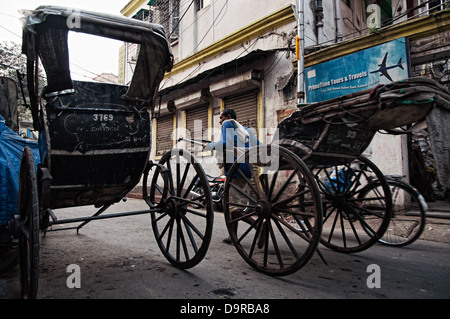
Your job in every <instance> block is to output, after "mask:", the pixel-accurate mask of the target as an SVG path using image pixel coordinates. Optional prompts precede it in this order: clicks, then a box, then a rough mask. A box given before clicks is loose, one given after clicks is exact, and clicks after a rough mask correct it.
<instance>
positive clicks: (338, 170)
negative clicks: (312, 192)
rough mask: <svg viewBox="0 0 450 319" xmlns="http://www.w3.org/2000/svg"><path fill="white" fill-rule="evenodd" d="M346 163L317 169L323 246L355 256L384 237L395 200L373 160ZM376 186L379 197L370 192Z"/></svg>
mask: <svg viewBox="0 0 450 319" xmlns="http://www.w3.org/2000/svg"><path fill="white" fill-rule="evenodd" d="M330 159H331V160H333V159H332V158H331V157H330ZM342 163H343V164H341V163H339V164H336V165H332V166H327V167H316V168H315V169H314V174H315V176H316V180H317V181H318V185H319V188H320V190H321V194H322V203H323V206H324V209H323V213H324V220H323V231H322V237H321V240H320V242H321V243H322V244H323V245H325V246H326V247H328V248H331V249H333V250H335V251H339V252H344V253H355V252H360V251H363V250H366V249H368V248H369V247H371V246H372V245H374V244H375V243H376V242H378V240H379V239H380V238H381V237H382V236H383V234H384V232H385V231H386V229H387V227H388V225H389V220H390V218H391V214H392V197H391V192H390V189H389V185H388V183H387V181H386V178H385V177H384V175H383V173H382V172H381V171H380V170H379V169H378V167H377V166H376V165H375V164H374V163H372V162H371V161H370V160H368V159H367V158H365V157H364V156H359V157H357V158H354V159H349V160H347V161H345V163H344V162H342ZM374 183H377V185H379V186H380V187H378V188H377V190H378V192H377V193H376V194H375V193H374V192H369V191H367V190H368V189H370V188H372V185H373V184H374Z"/></svg>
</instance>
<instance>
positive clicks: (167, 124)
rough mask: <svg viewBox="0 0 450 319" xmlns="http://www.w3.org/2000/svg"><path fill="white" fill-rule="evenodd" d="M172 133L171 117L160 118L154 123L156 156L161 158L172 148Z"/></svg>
mask: <svg viewBox="0 0 450 319" xmlns="http://www.w3.org/2000/svg"><path fill="white" fill-rule="evenodd" d="M172 131H173V115H172V114H170V115H166V116H162V117H160V118H159V119H158V121H157V123H156V156H162V155H163V154H164V153H165V152H167V151H169V150H171V149H172V147H173V141H172V139H171V135H172Z"/></svg>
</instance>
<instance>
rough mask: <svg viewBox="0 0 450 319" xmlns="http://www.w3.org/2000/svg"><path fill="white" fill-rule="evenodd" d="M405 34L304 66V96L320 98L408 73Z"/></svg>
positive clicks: (366, 87) (337, 94)
mask: <svg viewBox="0 0 450 319" xmlns="http://www.w3.org/2000/svg"><path fill="white" fill-rule="evenodd" d="M409 74H410V72H409V56H408V45H407V39H406V38H400V39H396V40H393V41H390V42H386V43H383V44H380V45H378V46H375V47H371V48H368V49H365V50H362V51H358V52H355V53H352V54H349V55H346V56H343V57H340V58H338V59H335V60H332V61H327V62H324V63H320V64H317V65H314V66H311V67H308V68H305V75H306V76H305V84H306V99H307V102H308V103H313V102H321V101H325V100H329V99H332V98H335V97H339V96H342V95H346V94H350V93H354V92H359V91H363V90H366V89H369V88H372V87H375V86H377V85H378V84H388V83H391V82H394V81H399V80H403V79H406V78H408V77H409Z"/></svg>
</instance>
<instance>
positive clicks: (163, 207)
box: [144, 149, 214, 269]
mask: <svg viewBox="0 0 450 319" xmlns="http://www.w3.org/2000/svg"><path fill="white" fill-rule="evenodd" d="M154 167H155V170H154V172H153V177H152V181H151V184H150V185H149V186H147V185H146V183H144V186H145V187H146V188H147V187H149V188H150V190H149V192H148V196H147V203H148V204H149V206H150V207H151V208H152V209H151V219H152V228H153V232H154V234H155V238H156V241H157V242H158V246H159V248H160V249H161V252H162V253H163V254H164V256H165V257H166V258H167V260H169V262H170V263H171V264H173V265H174V266H176V267H178V268H181V269H187V268H191V267H193V266H195V265H197V264H198V263H199V262H200V261H201V260H202V259H203V258H204V257H205V255H206V252H207V250H208V247H209V244H210V242H211V237H212V228H213V221H214V210H213V206H212V197H211V190H210V188H209V183H208V180H207V178H206V174H205V172H204V170H203V168H202V167H201V165H200V163H198V162H197V160H196V159H195V158H194V156H192V155H191V153H189V152H188V151H185V150H182V149H173V150H171V151H170V152H168V153H166V154H164V155H163V156H162V158H161V159H160V161H159V163H158V165H155V166H154ZM144 178H147V177H146V176H144ZM197 178H198V179H199V180H200V185H201V188H202V192H201V194H194V193H193V187H194V184H195V182H196V180H197Z"/></svg>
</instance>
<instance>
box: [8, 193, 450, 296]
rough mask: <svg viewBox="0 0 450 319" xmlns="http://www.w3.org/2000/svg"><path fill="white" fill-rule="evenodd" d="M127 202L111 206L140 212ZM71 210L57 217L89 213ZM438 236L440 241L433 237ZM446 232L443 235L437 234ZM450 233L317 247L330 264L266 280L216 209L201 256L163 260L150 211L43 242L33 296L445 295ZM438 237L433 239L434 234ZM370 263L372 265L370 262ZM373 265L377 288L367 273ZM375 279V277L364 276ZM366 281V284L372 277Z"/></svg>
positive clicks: (314, 263) (443, 227) (441, 225)
mask: <svg viewBox="0 0 450 319" xmlns="http://www.w3.org/2000/svg"><path fill="white" fill-rule="evenodd" d="M145 208H146V206H145V203H144V202H143V201H141V200H137V199H129V200H128V201H127V202H125V203H119V204H116V205H115V206H114V211H135V210H141V209H145ZM88 210H90V208H86V207H76V208H71V209H66V210H61V211H59V212H58V214H59V216H61V217H66V218H68V217H74V216H75V215H79V214H84V215H86V214H88V213H89V212H88ZM438 230H439V233H440V234H441V235H440V237H441V238H442V239H443V240H442V241H444V242H436V241H431V240H434V239H433V238H437V237H439V236H438V235H437V231H438ZM442 234H444V235H442ZM449 234H450V225H449V222H448V220H445V219H439V220H436V221H434V222H433V223H431V224H429V225H427V230H426V232H425V234H424V237H428V238H429V239H430V240H418V241H416V242H415V243H413V244H412V245H410V246H407V247H403V248H393V247H386V246H383V245H378V244H377V245H375V246H373V247H371V248H370V249H368V250H366V251H364V252H361V253H357V254H352V255H348V254H341V253H337V252H334V251H332V250H329V249H327V248H325V247H321V251H322V253H323V254H324V256H325V258H326V260H327V262H328V264H324V263H323V262H322V260H321V259H320V258H319V257H318V255H317V254H316V255H315V256H314V257H313V258H312V259H311V260H310V262H309V263H308V264H307V265H306V266H304V267H303V268H302V269H300V270H299V271H298V272H296V273H294V274H292V275H289V276H285V277H278V278H277V277H269V276H266V275H263V274H261V273H259V272H257V271H255V270H253V269H252V268H251V267H250V266H248V265H247V263H246V262H245V261H244V260H243V259H242V258H241V257H240V256H239V254H238V253H237V251H236V250H235V248H234V247H233V246H230V245H227V244H224V243H222V239H223V238H225V237H226V236H227V231H226V229H225V226H224V221H223V215H222V214H221V213H215V222H214V234H213V239H212V242H211V245H210V249H209V250H208V253H207V255H206V257H205V259H204V260H203V261H202V262H201V263H200V264H199V265H197V266H196V267H194V268H193V269H190V270H187V271H183V270H179V269H177V268H175V267H173V266H171V265H170V264H169V262H168V261H167V260H166V259H165V258H164V256H163V255H162V254H161V252H160V251H159V248H158V246H157V244H156V241H155V239H154V238H153V233H152V230H151V227H150V218H149V216H142V215H141V216H129V217H121V218H115V219H107V220H101V221H93V222H91V223H90V224H88V225H86V226H85V227H84V228H83V229H82V230H81V232H80V234H76V232H75V231H72V230H70V231H59V232H51V233H48V234H47V236H46V237H44V238H42V239H41V260H40V281H39V293H38V298H44V299H54V298H62V299H65V298H80V299H81V298H99V299H101V298H124V299H128V298H138V299H142V298H155V299H160V298H165V299H173V298H176V299H198V298H202V299H247V298H256V299H259V298H268V299H269V298H275V299H286V298H288V299H292V298H294V299H296V298H299V299H303V298H313V299H316V298H317V299H334V298H345V299H353V298H358V299H360V298H363V299H366V298H369V299H384V298H420V299H428V298H445V299H447V298H450V249H449V248H450V241H448V242H445V241H447V238H448V236H449ZM438 239H439V238H438ZM71 264H76V265H78V266H79V267H80V268H79V269H80V275H81V276H80V279H81V280H80V282H81V288H68V287H67V279H68V277H69V275H70V274H71V272H67V270H68V269H67V267H68V265H71ZM373 265H375V266H373ZM371 267H378V268H377V269H378V272H377V274H378V275H379V277H378V279H379V281H377V282H379V283H380V285H381V286H380V288H376V287H375V288H369V287H368V284H367V282H368V278H369V276H371V275H373V274H375V273H372V271H373V270H372V269H373V268H371ZM17 272H18V270H17V269H14V270H12V271H10V272H9V273H6V274H5V273H4V274H1V275H0V298H2V299H12V298H17V297H18V296H19V291H18V289H19V283H18V275H17ZM370 278H374V277H370ZM370 278H369V282H370Z"/></svg>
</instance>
